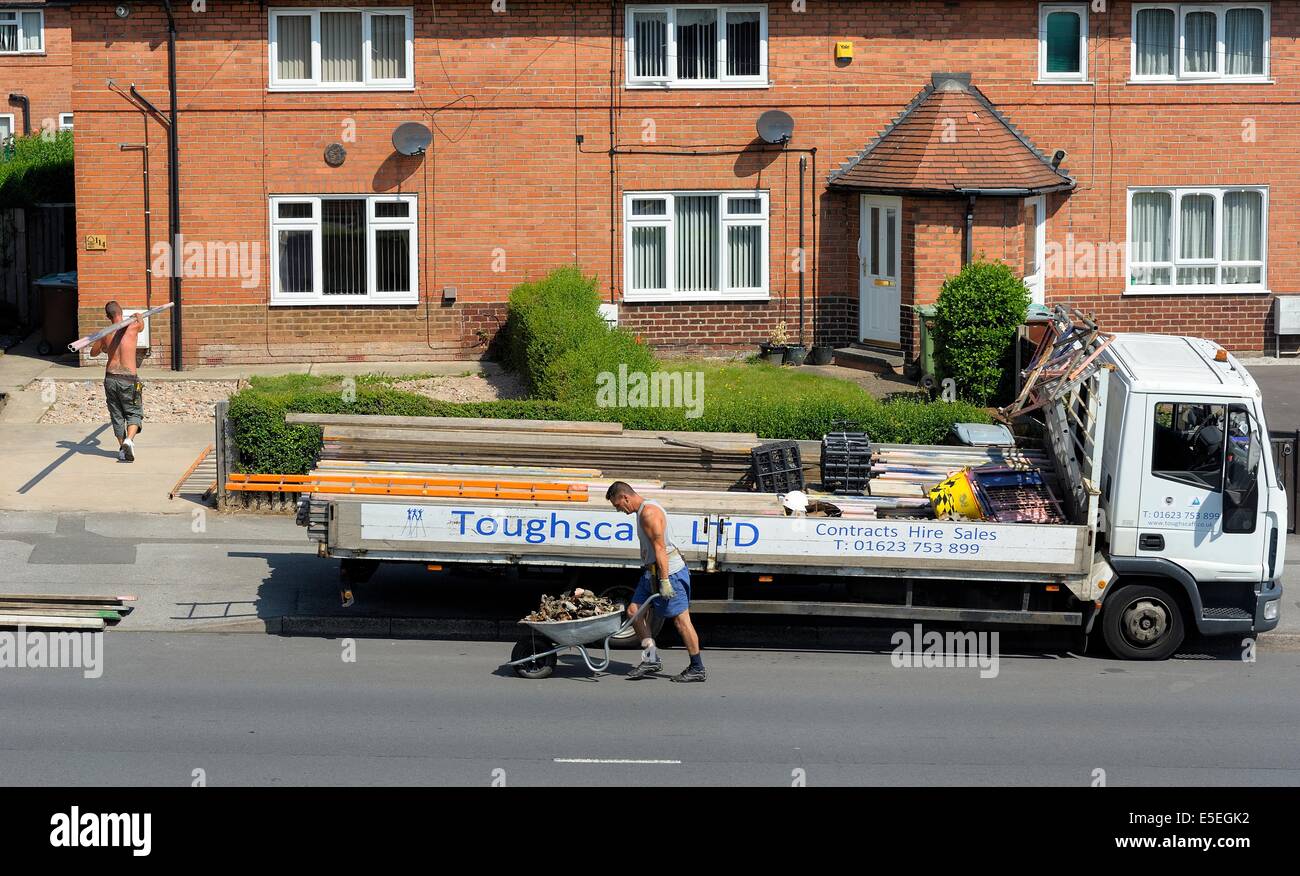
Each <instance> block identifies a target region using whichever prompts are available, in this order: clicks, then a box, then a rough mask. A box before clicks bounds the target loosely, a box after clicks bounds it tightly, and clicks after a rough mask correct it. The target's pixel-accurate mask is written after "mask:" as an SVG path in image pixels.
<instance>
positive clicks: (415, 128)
mask: <svg viewBox="0 0 1300 876" xmlns="http://www.w3.org/2000/svg"><path fill="white" fill-rule="evenodd" d="M432 142H433V132H432V131H430V130H429V129H428V128H426V127H425V126H424V125H422V124H420V123H419V122H405V123H403V124H401V125H398V126H397V130H396V131H394V132H393V148H394V149H396V150H397V151H398V152H400V153H401V154H403V155H423V154H424V150H425V148H426V147H427V146H428V145H429V144H430V143H432Z"/></svg>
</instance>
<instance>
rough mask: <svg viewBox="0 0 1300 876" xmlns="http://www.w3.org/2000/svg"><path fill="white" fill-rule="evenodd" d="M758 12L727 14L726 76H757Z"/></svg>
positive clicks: (759, 25) (758, 54)
mask: <svg viewBox="0 0 1300 876" xmlns="http://www.w3.org/2000/svg"><path fill="white" fill-rule="evenodd" d="M761 19H762V15H760V14H759V13H758V12H733V11H730V10H729V11H728V12H727V75H728V76H757V75H759V73H760V70H759V66H760V65H759V57H760V52H759V38H760V35H761V30H760V28H761V24H760V20H761Z"/></svg>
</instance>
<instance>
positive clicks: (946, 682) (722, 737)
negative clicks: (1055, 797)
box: [0, 633, 1300, 827]
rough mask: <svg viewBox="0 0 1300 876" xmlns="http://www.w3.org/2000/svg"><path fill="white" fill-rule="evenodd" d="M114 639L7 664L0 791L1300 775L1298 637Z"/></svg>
mask: <svg viewBox="0 0 1300 876" xmlns="http://www.w3.org/2000/svg"><path fill="white" fill-rule="evenodd" d="M102 641H103V647H102V651H101V652H99V654H100V657H101V658H102V659H100V661H99V663H98V665H99V667H100V668H101V670H102V676H101V677H98V678H95V677H90V678H88V677H86V671H85V670H82V669H30V668H28V669H4V670H0V674H2V675H3V681H4V692H5V701H6V704H7V705H8V706H10V707H9V708H5V709H3V710H0V739H3V740H4V743H3V745H0V784H4V785H79V786H80V785H131V786H136V785H144V786H173V787H180V786H189V785H191V784H193V783H194V781H195V776H197V775H201V776H202V777H203V779H204V781H205V783H206V784H207V785H208V786H210V787H220V786H233V785H256V786H277V785H283V786H292V785H314V786H325V785H333V786H337V785H371V786H383V785H465V786H480V787H487V786H489V785H493V786H502V785H504V786H507V787H516V786H542V787H555V786H559V785H584V786H592V787H597V786H600V787H609V786H625V785H637V786H663V785H670V786H682V785H689V786H709V785H753V786H757V785H768V786H785V787H789V786H791V785H807V786H809V787H817V786H828V785H840V786H846V785H873V786H884V787H889V786H900V785H967V786H974V785H980V786H986V787H987V786H996V785H1017V786H1030V785H1034V786H1043V785H1057V786H1067V787H1068V786H1072V787H1078V788H1085V787H1089V786H1092V785H1095V784H1096V782H1097V781H1098V778H1099V776H1100V775H1101V773H1099V772H1098V771H1104V782H1105V784H1106V785H1107V786H1108V787H1143V786H1147V787H1150V786H1210V785H1215V786H1228V785H1234V786H1245V785H1250V786H1265V785H1271V786H1294V785H1296V784H1300V735H1297V734H1295V733H1288V732H1285V728H1287V727H1293V726H1295V724H1296V723H1297V721H1298V720H1300V706H1298V705H1297V704H1298V703H1300V654H1294V653H1293V654H1270V655H1266V656H1263V657H1261V659H1260V660H1258V661H1257V662H1255V663H1246V662H1242V661H1240V660H1237V659H1224V660H1204V659H1185V660H1171V661H1168V662H1166V663H1161V664H1116V662H1114V661H1110V660H1103V659H1094V658H1087V657H1075V656H1072V655H1065V656H1060V657H1056V656H1043V655H1038V654H1031V653H1013V652H1011V651H1009V650H1008V649H1006V648H1005V647H999V649H998V651H999V658H998V661H997V664H996V667H997V669H996V675H993V676H991V677H982V676H981V674H980V670H979V669H978V668H974V667H969V668H911V667H905V666H903V665H895V664H896V662H897V663H902V661H901V660H899V661H895V660H894V659H892V656H893V655H891V654H859V653H838V652H834V651H829V652H827V651H822V652H802V653H788V652H771V651H751V650H721V649H715V650H708V651H706V652H705V660H706V664H707V667H708V672H709V680H708V681H707V682H706V683H704V684H695V685H679V684H673V683H671V682H669V681H668V679H667V678H666V677H655V678H650V679H646V680H642V681H637V682H631V681H628V680H627V679H626V678H624V677H622V676H623V675H624V674H625V673H626V671H627V669H628V668H629V664H628V663H627V662H624V661H619V662H618V663H616V664H615V665H614V666H613V667H612V670H613V671H612V672H611V673H610V674H608V675H603V676H600V677H592V676H591V675H590V673H588V671H587V670H586V669H585V668H584V667H581V666H580V665H578V664H576V663H575V661H574V659H573V658H570V657H565V658H562V661H561V664H560V666H559V667H558V668H557V670H556V672H555V675H553V676H552V677H551V678H548V679H544V680H528V679H521V678H517V677H515V676H514V675H513V674H512V673H511V672H510V670H508V669H505V668H503V667H502V665H501V664H502V663H503V662H504V661H505V660H507V659H508V656H507V655H508V654H509V649H508V647H506V646H504V645H502V644H499V643H491V642H489V643H483V642H445V641H394V640H389V639H363V640H355V641H351V642H349V641H330V640H328V639H293V638H282V637H254V636H237V635H208V636H202V637H198V636H194V635H186V634H183V633H165V634H150V633H144V634H140V635H134V636H126V635H116V636H114V635H110V636H105V637H104V638H103V640H102ZM666 657H667V668H668V669H669V670H673V671H675V670H676V669H678V668H680V665H682V664H684V663H685V661H684V659H683V658H682V656H681V654H680V652H672V653H669V654H667V655H666ZM92 674H93V673H92ZM1255 741H1258V742H1259V743H1260V744H1263V745H1265V746H1266V753H1265V751H1264V750H1261V748H1260V745H1259V744H1251V743H1252V742H1255ZM199 770H201V771H202V772H201V773H199V772H196V771H199ZM340 825H343V826H344V827H346V818H344V819H343V820H342V821H341V822H340Z"/></svg>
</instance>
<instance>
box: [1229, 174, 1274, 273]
mask: <svg viewBox="0 0 1300 876" xmlns="http://www.w3.org/2000/svg"><path fill="white" fill-rule="evenodd" d="M1223 260H1224V261H1225V262H1261V261H1263V260H1264V196H1263V195H1261V194H1260V193H1259V192H1227V193H1225V194H1224V196H1223ZM1263 279H1264V278H1263V268H1261V267H1259V266H1255V267H1224V269H1223V282H1224V283H1233V284H1235V283H1262V282H1263Z"/></svg>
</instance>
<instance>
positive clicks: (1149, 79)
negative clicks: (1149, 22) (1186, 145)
mask: <svg viewBox="0 0 1300 876" xmlns="http://www.w3.org/2000/svg"><path fill="white" fill-rule="evenodd" d="M1148 9H1168V10H1170V11H1172V12H1173V13H1174V26H1175V27H1176V28H1177V32H1176V33H1175V35H1174V36H1175V39H1174V52H1175V53H1176V54H1177V56H1178V57H1176V58H1175V59H1174V64H1173V67H1174V72H1173V73H1171V74H1169V75H1167V76H1149V75H1148V76H1140V75H1138V72H1137V61H1138V45H1137V33H1138V28H1137V20H1138V13H1140V12H1142V11H1144V10H1148ZM1232 9H1258V10H1260V11H1261V12H1263V14H1264V72H1263V73H1262V74H1261V73H1245V74H1238V75H1229V74H1227V73H1222V72H1217V71H1219V70H1222V69H1224V68H1225V67H1226V66H1227V46H1226V44H1225V43H1224V34H1225V31H1226V29H1227V19H1228V12H1229V10H1232ZM1191 12H1213V13H1215V33H1216V37H1215V68H1216V72H1214V73H1188V72H1186V71H1184V70H1183V62H1184V60H1185V52H1184V49H1185V36H1186V27H1185V23H1186V21H1187V15H1188V13H1191ZM1271 12H1272V9H1271V4H1269V3H1135V4H1133V11H1132V13H1131V19H1130V28H1129V82H1131V83H1135V84H1136V83H1142V84H1169V83H1174V84H1179V85H1188V84H1197V83H1220V84H1222V83H1225V82H1229V83H1264V84H1272V83H1273V80H1272V79H1271V78H1270V77H1271V75H1272V44H1273V23H1272V15H1271Z"/></svg>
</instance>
